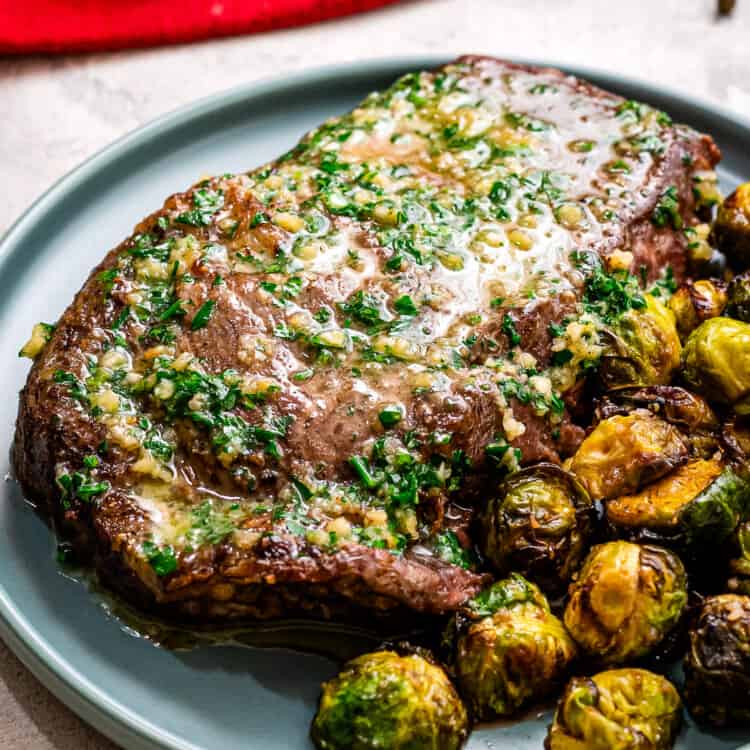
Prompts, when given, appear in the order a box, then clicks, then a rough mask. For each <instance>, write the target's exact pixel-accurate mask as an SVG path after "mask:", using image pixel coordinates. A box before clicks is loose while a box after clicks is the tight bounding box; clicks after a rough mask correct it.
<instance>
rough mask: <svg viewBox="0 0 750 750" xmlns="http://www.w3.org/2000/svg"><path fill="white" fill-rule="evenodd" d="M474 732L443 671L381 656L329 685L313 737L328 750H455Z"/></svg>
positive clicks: (349, 668) (356, 663)
mask: <svg viewBox="0 0 750 750" xmlns="http://www.w3.org/2000/svg"><path fill="white" fill-rule="evenodd" d="M468 729H469V726H468V718H467V715H466V709H465V708H464V705H463V703H462V702H461V700H460V698H459V697H458V694H457V693H456V690H455V688H454V687H453V685H452V684H451V681H450V680H449V679H448V676H447V675H446V674H445V672H444V671H443V669H441V668H440V667H439V666H436V665H435V664H432V663H431V662H430V661H428V660H427V659H425V658H423V657H421V656H417V655H409V656H400V655H399V654H397V653H395V652H393V651H377V652H375V653H371V654H365V655H364V656H360V657H358V658H356V659H352V660H351V661H350V662H347V663H346V664H345V665H344V668H343V670H342V671H341V672H340V673H339V674H338V675H337V676H336V677H334V678H333V679H332V680H329V681H328V682H325V683H324V684H323V692H322V694H321V696H320V705H319V706H318V712H317V714H316V715H315V718H314V719H313V723H312V728H311V730H310V734H311V737H312V740H313V742H314V743H315V745H316V747H318V748H325V749H326V750H370V748H373V749H374V748H381V749H382V748H393V749H394V750H399V749H403V750H407V749H408V750H443V748H448V750H453V749H454V748H460V747H461V745H462V744H463V742H464V740H465V739H466V737H467V735H468Z"/></svg>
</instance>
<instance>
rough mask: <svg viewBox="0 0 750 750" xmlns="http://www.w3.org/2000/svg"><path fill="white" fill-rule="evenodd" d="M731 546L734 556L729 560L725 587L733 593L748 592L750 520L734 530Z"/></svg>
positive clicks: (749, 579)
mask: <svg viewBox="0 0 750 750" xmlns="http://www.w3.org/2000/svg"><path fill="white" fill-rule="evenodd" d="M732 547H733V549H734V553H735V557H733V558H732V559H731V560H730V561H729V573H730V578H729V580H728V581H727V588H728V589H729V590H730V591H731V592H732V593H733V594H750V521H743V522H742V523H741V524H740V525H739V526H737V528H736V529H735V530H734V534H733V537H732Z"/></svg>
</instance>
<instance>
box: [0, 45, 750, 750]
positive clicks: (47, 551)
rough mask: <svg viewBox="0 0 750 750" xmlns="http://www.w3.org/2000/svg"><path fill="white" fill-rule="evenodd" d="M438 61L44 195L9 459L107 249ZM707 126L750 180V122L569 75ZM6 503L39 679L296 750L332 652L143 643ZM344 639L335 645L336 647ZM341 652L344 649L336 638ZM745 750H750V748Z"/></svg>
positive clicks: (14, 611) (193, 733)
mask: <svg viewBox="0 0 750 750" xmlns="http://www.w3.org/2000/svg"><path fill="white" fill-rule="evenodd" d="M441 62H444V61H443V60H439V59H411V60H396V61H387V62H376V63H367V64H360V65H348V66H346V67H337V68H332V69H330V68H329V69H325V70H318V71H314V72H310V73H306V74H303V75H298V76H294V77H289V78H285V79H283V80H279V81H273V82H270V83H261V84H253V85H250V86H245V87H242V88H239V89H235V90H233V91H229V92H227V93H223V94H218V95H216V96H214V97H211V98H209V99H207V100H204V101H202V102H199V103H197V104H195V105H193V106H190V107H187V108H185V109H182V110H180V111H178V112H175V113H174V114H171V115H167V116H166V117H163V118H161V119H160V120H157V121H155V122H153V123H151V124H150V125H147V126H146V127H144V128H141V129H140V130H138V131H136V132H135V133H132V134H131V135H128V136H126V137H125V138H123V139H122V140H120V141H118V142H117V143H115V144H114V145H112V146H110V147H109V148H107V149H105V150H104V151H102V152H101V153H99V154H98V155H96V156H95V157H93V158H92V159H90V160H89V161H87V162H86V163H85V164H83V165H82V166H80V167H79V168H78V169H76V170H75V171H74V172H72V173H71V174H69V175H68V176H67V177H65V178H64V179H62V180H61V181H60V182H59V183H57V185H55V186H54V187H53V188H52V189H51V190H49V191H48V192H47V193H46V194H45V195H44V196H43V197H42V198H40V199H39V200H38V201H37V203H36V204H35V205H34V206H32V207H31V208H30V209H29V210H28V212H27V213H26V214H25V215H24V216H23V217H22V218H21V219H20V220H19V221H18V222H17V223H16V224H15V226H13V228H12V229H11V230H10V231H9V232H8V233H7V235H6V237H5V239H4V241H3V243H2V245H1V246H0V330H1V331H2V334H3V335H2V338H1V339H0V347H2V360H0V361H3V362H5V363H6V365H5V366H4V371H5V373H6V376H5V384H6V387H5V393H6V397H5V399H3V403H2V404H0V427H1V428H2V435H3V436H4V440H5V443H6V448H5V450H3V453H2V455H3V456H5V457H6V458H4V460H5V461H6V466H5V468H4V469H3V473H6V472H7V471H9V467H8V465H7V455H8V450H7V449H8V448H9V447H10V441H11V440H12V436H13V424H14V420H15V413H16V406H17V404H16V399H15V392H16V391H17V390H18V389H20V388H21V386H22V385H23V382H24V380H25V378H26V373H27V370H28V363H27V362H26V361H22V360H18V359H17V357H16V353H17V351H18V349H19V347H20V346H21V344H22V343H23V342H24V341H25V340H26V338H27V336H28V334H29V332H30V330H31V327H32V325H33V324H34V323H35V322H37V321H39V320H47V321H52V320H55V319H56V318H57V317H58V316H59V315H60V313H61V312H62V311H63V310H64V308H65V307H66V305H67V304H68V303H69V302H70V300H71V299H72V298H73V295H74V294H75V292H76V291H77V290H78V289H79V287H80V286H81V284H82V282H83V280H84V279H85V277H86V275H87V274H88V272H89V269H90V268H92V267H93V266H94V265H95V264H96V263H97V262H98V261H99V259H100V258H101V257H103V255H104V253H105V251H106V250H107V249H108V248H110V247H113V246H114V245H116V244H118V243H119V242H120V240H121V239H123V238H124V237H126V236H127V235H128V234H129V233H130V232H131V229H132V227H133V226H134V225H135V224H136V223H137V222H138V221H139V220H140V219H141V218H142V217H143V216H145V215H147V214H148V213H150V212H151V211H152V210H153V209H154V208H156V207H158V206H160V205H161V204H162V202H163V200H164V198H165V197H166V196H167V195H169V194H170V193H173V192H175V191H178V190H182V189H184V188H186V187H187V186H188V185H190V184H192V183H193V182H195V181H196V180H197V179H198V178H199V177H201V176H202V175H206V174H218V173H222V172H240V171H243V170H245V169H249V168H251V167H253V166H256V165H258V164H261V163H262V162H265V161H267V160H269V159H271V158H273V157H274V156H277V155H278V154H280V153H282V152H283V151H284V150H286V149H287V148H289V147H290V146H292V145H293V144H294V143H295V142H296V141H297V140H298V138H299V137H300V136H301V135H302V133H304V132H305V131H306V130H308V129H310V128H312V127H314V126H315V125H317V124H319V123H320V122H322V121H323V120H324V119H325V118H326V117H328V116H330V115H333V114H338V113H342V112H344V111H346V110H348V109H349V108H351V107H352V106H353V105H354V104H355V103H356V102H358V101H359V100H360V99H361V98H362V97H363V96H364V95H365V94H367V93H368V92H369V91H371V90H373V89H376V88H381V87H384V86H387V85H388V84H389V83H390V82H391V81H393V79H395V78H396V77H397V76H398V75H400V74H401V73H404V72H406V71H409V70H415V69H420V68H430V67H434V66H435V65H438V64H439V63H441ZM572 72H574V73H577V74H579V75H581V76H583V77H585V78H588V79H590V80H592V81H594V82H595V83H598V84H599V85H601V86H603V87H604V88H606V89H610V90H612V91H615V92H618V93H620V94H622V95H624V96H626V97H628V98H633V99H642V100H644V101H647V102H650V103H651V104H654V105H655V106H657V107H659V108H661V109H664V110H666V111H668V112H669V113H670V114H671V115H672V116H673V117H674V119H675V120H677V121H682V122H687V123H689V124H691V125H693V126H694V127H696V128H698V129H699V130H703V131H706V132H709V133H711V134H712V135H713V136H714V137H715V139H716V141H717V142H718V144H719V145H720V147H721V149H722V151H723V152H724V161H723V162H722V166H721V168H720V175H721V180H722V183H723V187H724V188H725V189H728V188H731V187H732V186H733V185H734V184H736V183H738V182H740V181H741V180H742V178H743V177H744V178H745V179H748V178H750V126H749V125H748V124H745V123H742V122H740V121H739V120H737V119H736V118H734V117H732V116H731V115H729V114H728V113H726V112H722V111H720V110H719V109H717V108H715V107H712V106H708V105H705V104H699V103H696V102H694V101H691V100H690V99H688V98H686V97H683V96H680V95H677V94H674V93H670V92H667V91H664V90H662V89H661V88H658V87H655V86H650V85H647V84H643V83H636V82H633V81H629V80H627V79H623V78H619V77H615V76H611V75H604V74H600V73H596V72H594V71H586V70H574V71H572ZM2 494H3V497H2V501H0V632H1V634H2V637H3V638H4V639H5V641H6V642H7V643H8V644H9V645H10V647H11V648H12V649H13V651H14V652H15V653H16V654H17V655H18V656H19V657H20V658H21V660H22V661H23V662H24V663H25V664H26V665H27V666H28V667H29V668H30V669H31V671H32V672H33V673H34V674H35V675H36V676H37V677H38V678H39V679H40V680H41V681H42V682H44V684H45V685H47V687H49V688H50V689H51V690H52V691H53V692H54V693H55V694H56V695H57V696H58V697H59V698H61V699H62V700H63V701H64V702H65V703H67V704H68V705H69V706H70V707H71V708H72V709H73V710H74V711H76V712H77V713H79V714H80V715H81V716H82V717H83V718H84V719H86V720H87V721H89V722H90V723H91V724H93V725H94V726H96V727H97V728H98V729H99V730H101V731H102V732H104V733H105V734H107V735H108V736H109V737H111V738H112V739H113V740H114V741H115V742H118V743H120V744H122V745H124V746H126V747H128V748H170V750H174V749H179V750H187V749H188V748H206V749H207V750H235V749H237V750H239V749H240V748H242V750H250V749H253V748H257V749H258V750H295V749H296V748H309V747H310V746H311V745H310V741H309V739H308V737H307V730H308V726H309V722H310V719H311V718H312V715H313V713H314V711H315V706H316V700H317V695H318V690H319V685H320V682H321V681H322V680H324V679H327V678H328V677H330V676H331V675H332V674H333V673H334V672H335V670H336V666H335V662H334V661H333V660H332V659H329V658H325V657H322V656H316V655H311V654H302V653H297V652H293V651H289V650H284V649H278V648H274V649H269V648H264V649H259V648H245V647H239V646H212V647H200V648H196V649H193V650H191V651H175V650H168V649H165V648H158V647H156V646H154V645H153V643H152V642H150V641H149V640H148V639H145V638H142V637H137V636H136V635H134V634H133V631H131V630H129V629H128V628H127V627H126V626H125V625H124V624H123V622H122V621H121V620H119V619H118V618H116V617H115V616H113V615H112V613H111V609H110V608H109V607H107V606H104V605H105V603H106V600H103V599H102V597H101V596H99V595H96V594H94V593H92V592H91V591H90V590H89V588H88V587H87V586H86V585H84V584H82V583H81V582H79V581H77V580H75V579H73V578H71V577H70V576H68V575H67V574H65V573H64V572H63V571H62V570H61V569H60V568H59V566H58V564H57V562H56V561H55V554H54V550H55V543H54V539H53V537H52V534H51V533H50V531H49V530H48V529H47V527H46V526H45V525H44V523H43V522H42V521H41V520H40V519H39V518H38V517H37V516H36V515H35V513H34V511H33V510H32V509H31V508H30V507H29V506H28V505H27V504H26V503H25V502H24V500H23V498H22V497H21V494H20V492H19V489H18V487H17V486H16V484H15V483H14V482H13V481H6V482H5V483H4V485H3V486H2ZM336 643H337V641H336V640H334V644H336ZM338 644H339V645H338V646H336V645H334V649H335V650H336V654H337V655H339V656H341V657H344V656H347V655H348V649H349V648H350V645H351V644H350V643H349V642H348V641H347V640H346V639H338ZM548 721H549V713H546V714H541V715H537V714H532V717H531V718H529V719H528V720H526V721H523V722H516V723H509V724H503V725H492V726H483V727H480V728H479V729H477V730H476V731H475V732H474V734H473V735H472V739H471V740H470V742H469V747H470V748H474V749H476V750H480V748H481V749H483V750H487V748H493V747H498V748H499V747H512V748H514V749H515V750H526V749H527V748H528V749H529V750H530V749H531V748H534V749H538V748H541V747H542V741H543V737H544V733H545V727H546V724H547V723H548ZM749 737H750V730H748V732H744V733H742V732H735V733H722V734H715V735H713V734H712V735H709V734H705V733H701V732H699V731H698V730H697V729H696V728H695V727H693V726H690V725H688V727H687V728H686V729H685V730H683V733H682V734H681V736H680V740H679V742H678V747H679V748H682V749H683V750H688V749H689V750H729V749H730V748H738V747H741V746H742V745H743V744H744V741H745V740H747V739H748V738H749ZM748 747H750V745H748Z"/></svg>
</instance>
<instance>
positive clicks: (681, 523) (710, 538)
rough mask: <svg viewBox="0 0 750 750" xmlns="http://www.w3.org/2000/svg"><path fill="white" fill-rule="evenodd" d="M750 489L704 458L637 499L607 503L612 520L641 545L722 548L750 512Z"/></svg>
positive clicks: (717, 463) (719, 464) (628, 497)
mask: <svg viewBox="0 0 750 750" xmlns="http://www.w3.org/2000/svg"><path fill="white" fill-rule="evenodd" d="M749 500H750V487H749V486H748V483H747V481H746V480H745V479H743V478H741V477H740V476H738V475H737V474H736V473H735V472H734V470H733V469H732V468H731V467H729V466H724V465H723V464H722V462H721V461H719V460H717V459H709V460H703V459H698V460H696V461H691V462H690V463H687V464H684V465H683V466H680V467H678V468H677V469H675V470H674V471H673V472H672V473H671V474H669V475H667V476H666V477H662V478H661V479H659V480H657V481H656V482H654V483H653V484H649V485H648V486H647V487H645V488H644V489H643V490H641V491H640V492H638V493H636V494H634V495H624V496H623V497H618V498H616V499H614V500H610V501H609V502H608V503H607V520H608V521H609V523H610V525H611V526H613V527H614V528H615V529H616V530H617V532H618V533H619V534H621V535H624V536H627V537H628V538H631V539H634V540H636V541H652V542H664V543H667V542H673V543H676V544H678V545H680V546H685V547H688V546H692V545H693V544H695V543H700V545H701V547H702V548H703V547H704V546H705V545H710V546H716V545H718V544H721V543H722V542H723V541H724V540H725V539H727V537H729V535H730V534H731V533H732V532H733V531H734V529H735V528H736V526H737V524H738V522H739V520H740V518H741V517H742V516H743V515H744V514H745V513H746V511H747V509H748V501H749Z"/></svg>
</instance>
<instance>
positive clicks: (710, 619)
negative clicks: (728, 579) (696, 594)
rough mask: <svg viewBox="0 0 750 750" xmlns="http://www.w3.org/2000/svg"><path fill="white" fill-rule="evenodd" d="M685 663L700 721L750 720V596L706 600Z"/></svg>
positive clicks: (688, 692) (688, 693) (690, 702)
mask: <svg viewBox="0 0 750 750" xmlns="http://www.w3.org/2000/svg"><path fill="white" fill-rule="evenodd" d="M683 668H684V670H685V704H686V705H687V707H688V709H689V711H690V713H691V714H692V715H693V716H694V717H695V719H696V720H698V721H702V722H703V721H705V722H707V723H709V724H715V725H717V726H724V725H727V724H748V723H750V597H747V596H738V595H736V594H721V595H720V596H712V597H709V598H708V599H706V601H705V602H704V603H703V607H702V609H701V612H700V615H699V617H698V620H697V622H696V624H695V627H694V628H692V629H691V630H690V648H689V650H688V652H687V655H686V656H685V660H684V662H683Z"/></svg>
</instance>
